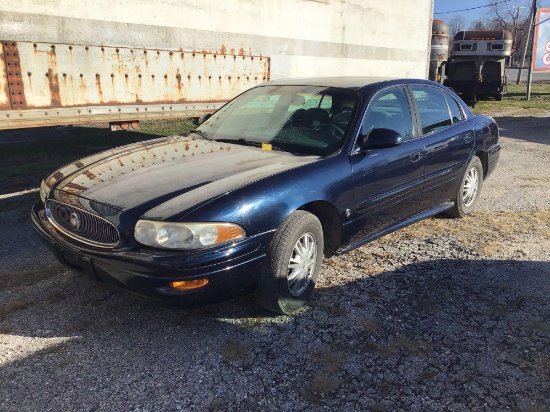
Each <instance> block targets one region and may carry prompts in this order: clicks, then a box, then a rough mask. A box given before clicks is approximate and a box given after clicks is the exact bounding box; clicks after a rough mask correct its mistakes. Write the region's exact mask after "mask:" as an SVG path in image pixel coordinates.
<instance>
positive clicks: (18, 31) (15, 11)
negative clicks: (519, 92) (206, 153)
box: [0, 0, 433, 129]
mask: <svg viewBox="0 0 550 412" xmlns="http://www.w3.org/2000/svg"><path fill="white" fill-rule="evenodd" d="M432 9H433V0H395V1H392V2H364V1H362V0H339V1H336V0H279V1H276V2H275V1H272V0H258V1H249V0H225V1H217V0H187V1H185V2H181V1H179V0H163V1H160V2H152V1H146V0H120V1H116V2H113V1H110V0H81V1H79V2H76V3H75V2H74V1H72V0H57V1H55V2H49V1H45V0H40V1H36V0H21V1H18V2H0V34H1V36H2V38H3V39H4V40H0V129H10V128H22V127H34V126H46V125H60V124H74V123H89V122H98V121H105V122H113V123H118V124H120V125H122V126H123V127H124V126H127V127H131V125H132V124H135V122H132V121H139V120H141V119H154V118H167V117H168V118H169V117H193V116H194V117H198V116H201V115H204V114H206V113H210V112H212V111H214V110H216V109H217V108H219V107H220V106H221V105H222V104H223V103H224V102H225V101H227V100H228V99H230V98H232V97H234V96H235V95H236V94H238V93H240V92H242V91H243V90H245V89H247V88H249V87H252V86H254V85H256V84H258V83H261V82H264V81H266V80H270V79H277V78H285V77H306V76H308V77H310V76H334V75H347V76H353V75H363V76H364V75H367V76H368V75H370V76H390V77H421V78H426V77H427V75H428V55H429V49H428V47H429V36H430V32H431V31H430V27H431V15H432V11H433V10H432ZM128 122H129V123H128Z"/></svg>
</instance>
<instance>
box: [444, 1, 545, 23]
mask: <svg viewBox="0 0 550 412" xmlns="http://www.w3.org/2000/svg"><path fill="white" fill-rule="evenodd" d="M499 1H502V0H460V1H457V0H434V18H435V19H439V20H444V21H449V20H450V19H452V18H453V17H454V16H455V15H457V14H458V15H461V16H462V17H464V19H466V22H467V25H468V26H469V25H470V23H471V22H474V21H478V20H480V19H483V18H484V16H485V15H486V14H487V12H488V11H489V10H490V8H489V7H483V8H478V9H475V10H469V11H457V12H456V13H445V14H436V13H440V12H446V11H454V10H464V9H470V8H474V7H480V6H485V5H487V4H489V3H496V2H499ZM515 2H517V3H518V4H525V5H526V6H527V7H526V8H525V9H521V13H522V15H525V16H527V15H528V13H529V10H530V4H532V1H531V0H511V1H510V3H515ZM539 3H540V5H541V6H543V7H549V8H550V0H539ZM502 6H506V3H502Z"/></svg>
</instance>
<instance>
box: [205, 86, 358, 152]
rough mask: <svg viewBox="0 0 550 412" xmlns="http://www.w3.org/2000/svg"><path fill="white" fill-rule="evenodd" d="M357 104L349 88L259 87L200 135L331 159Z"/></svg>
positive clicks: (226, 109)
mask: <svg viewBox="0 0 550 412" xmlns="http://www.w3.org/2000/svg"><path fill="white" fill-rule="evenodd" d="M357 101H358V98H357V94H356V93H355V92H353V91H351V90H348V89H340V88H333V87H328V88H327V87H326V86H325V87H321V86H271V85H267V86H260V87H256V88H254V89H251V90H249V91H247V92H245V93H243V94H241V95H240V96H238V97H237V98H235V99H234V100H232V101H231V102H229V103H227V104H226V105H225V106H223V107H222V108H221V109H220V110H218V111H217V112H216V113H215V114H214V115H213V116H212V117H210V118H209V119H208V120H207V121H206V122H204V123H203V124H202V125H201V126H199V128H198V129H197V131H196V132H197V133H199V134H200V135H201V136H203V137H207V138H209V139H213V140H216V141H224V142H232V143H236V144H244V145H249V146H258V147H262V148H263V149H264V150H266V149H267V150H283V151H286V152H290V153H293V154H297V155H316V156H328V155H330V154H332V153H335V152H337V151H338V150H340V149H341V148H342V146H343V145H344V141H345V138H346V135H347V133H348V129H349V125H350V122H351V119H352V118H353V114H354V113H355V110H356V106H357Z"/></svg>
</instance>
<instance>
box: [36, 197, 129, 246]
mask: <svg viewBox="0 0 550 412" xmlns="http://www.w3.org/2000/svg"><path fill="white" fill-rule="evenodd" d="M46 216H47V217H48V219H49V221H50V222H51V223H52V224H53V225H54V226H55V227H56V228H57V229H58V230H60V231H61V232H63V233H65V234H66V235H67V236H70V237H72V238H75V239H78V240H80V241H82V242H84V243H88V244H91V245H94V246H99V247H114V246H116V245H118V242H119V241H120V236H119V234H118V230H117V228H116V227H115V225H113V224H112V223H111V222H109V221H108V220H106V219H103V218H102V217H99V216H97V215H94V214H93V213H90V212H87V211H85V210H82V209H79V208H76V207H74V206H71V205H68V204H66V203H61V202H58V201H57V200H52V199H49V200H47V201H46Z"/></svg>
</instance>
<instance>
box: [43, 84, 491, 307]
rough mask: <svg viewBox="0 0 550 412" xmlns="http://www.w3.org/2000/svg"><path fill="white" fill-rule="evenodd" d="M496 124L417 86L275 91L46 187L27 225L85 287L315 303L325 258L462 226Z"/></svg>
mask: <svg viewBox="0 0 550 412" xmlns="http://www.w3.org/2000/svg"><path fill="white" fill-rule="evenodd" d="M498 139H499V134H498V127H497V125H496V123H495V121H494V120H493V119H491V118H489V117H485V116H476V115H473V114H472V113H471V112H470V110H469V109H468V107H467V106H466V105H465V104H464V103H463V102H462V101H461V100H460V98H459V97H458V96H457V95H456V94H454V93H453V92H452V91H450V90H449V89H447V88H445V87H442V86H441V85H439V84H437V83H433V82H429V81H425V80H412V79H402V80H388V79H375V78H319V79H301V80H280V81H272V82H269V83H265V84H262V85H260V86H258V87H255V88H253V89H250V90H248V91H246V92H245V93H243V94H241V95H239V96H238V97H236V98H235V99H233V100H232V101H230V102H229V103H227V104H226V105H225V106H223V107H222V108H221V109H220V110H219V111H217V112H216V113H215V114H214V115H213V116H212V117H210V118H209V119H208V120H206V121H205V122H204V123H203V124H201V125H200V126H199V127H198V128H197V129H196V130H193V131H191V132H189V133H188V134H186V135H185V136H172V137H165V138H161V139H157V140H151V141H147V142H142V143H137V144H132V145H129V146H123V147H120V148H117V149H113V150H109V151H107V152H103V153H99V154H96V155H93V156H90V157H88V158H85V159H82V160H80V161H78V162H75V163H73V164H69V165H67V166H65V167H63V168H61V169H59V170H58V171H56V172H54V173H52V174H51V175H49V176H47V177H46V178H45V179H44V181H43V182H42V184H41V191H40V194H41V201H39V202H38V203H37V204H36V205H35V206H34V208H33V211H32V218H33V223H34V226H35V228H36V230H37V231H38V233H39V234H40V235H41V236H42V238H44V240H45V241H46V243H47V244H48V245H49V246H50V247H51V250H52V251H53V252H54V254H55V256H56V257H57V258H58V259H59V260H60V262H62V263H63V264H65V265H67V266H68V267H70V268H71V269H73V270H75V271H77V272H81V273H83V274H85V275H86V276H87V277H88V278H90V279H92V280H94V281H99V282H104V283H105V284H106V285H110V286H113V287H115V288H118V289H122V290H124V291H127V292H130V293H132V294H135V295H138V296H143V297H147V298H150V299H154V300H158V301H162V302H165V303H178V304H183V305H198V304H202V303H209V302H215V301H219V300H225V299H229V298H232V297H234V296H237V295H240V294H244V293H252V292H255V294H256V297H257V299H258V301H259V303H260V304H261V305H263V306H264V307H265V308H267V309H269V310H272V311H274V312H278V313H291V312H294V311H296V310H297V309H299V308H300V307H301V306H303V305H304V303H305V302H306V301H307V299H308V298H309V297H310V296H311V294H312V291H313V288H314V286H315V283H316V282H317V279H318V276H319V272H320V270H321V261H322V259H323V256H326V257H329V256H331V255H333V254H339V253H344V252H347V251H349V250H351V249H353V248H356V247H358V246H361V245H363V244H365V243H367V242H369V241H371V240H373V239H376V238H378V237H380V236H383V235H385V234H387V233H390V232H392V231H394V230H396V229H399V228H401V227H403V226H406V225H408V224H411V223H413V222H417V221H419V220H421V219H424V218H426V217H429V216H433V215H435V214H438V213H441V212H446V213H449V214H451V215H453V216H456V217H464V216H465V215H467V214H468V213H470V212H471V211H472V210H473V209H474V208H475V207H476V204H477V202H478V199H479V195H480V192H481V188H482V184H483V180H484V179H485V178H487V176H488V175H489V174H490V173H491V172H492V171H493V169H494V168H495V165H496V163H497V160H498V157H499V152H500V145H499V144H498Z"/></svg>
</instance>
